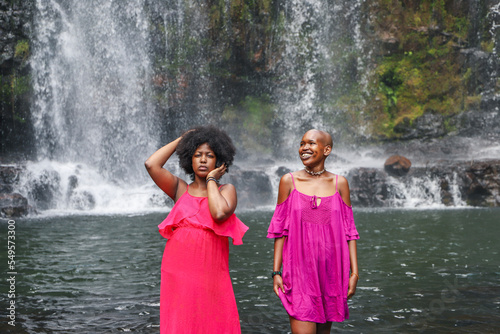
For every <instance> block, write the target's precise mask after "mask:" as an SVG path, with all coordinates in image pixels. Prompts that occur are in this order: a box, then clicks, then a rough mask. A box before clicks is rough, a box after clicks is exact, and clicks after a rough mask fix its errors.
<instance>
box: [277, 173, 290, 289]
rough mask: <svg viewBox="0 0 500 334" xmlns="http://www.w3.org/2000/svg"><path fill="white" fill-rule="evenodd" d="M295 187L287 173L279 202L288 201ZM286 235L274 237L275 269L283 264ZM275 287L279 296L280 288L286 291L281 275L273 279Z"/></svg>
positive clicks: (283, 179)
mask: <svg viewBox="0 0 500 334" xmlns="http://www.w3.org/2000/svg"><path fill="white" fill-rule="evenodd" d="M292 189H293V183H292V177H291V176H290V174H285V175H283V176H282V177H281V180H280V185H279V190H278V204H281V203H283V202H284V201H286V199H287V198H288V196H289V195H290V192H291V191H292ZM285 238H286V237H281V238H276V239H274V263H273V271H281V265H282V264H283V244H284V243H285ZM273 289H274V293H275V294H276V296H279V290H280V289H281V291H282V292H285V288H284V287H283V278H282V277H281V275H275V276H274V279H273Z"/></svg>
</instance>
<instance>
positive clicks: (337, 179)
mask: <svg viewBox="0 0 500 334" xmlns="http://www.w3.org/2000/svg"><path fill="white" fill-rule="evenodd" d="M338 183H339V175H338V174H335V192H337V184H338Z"/></svg>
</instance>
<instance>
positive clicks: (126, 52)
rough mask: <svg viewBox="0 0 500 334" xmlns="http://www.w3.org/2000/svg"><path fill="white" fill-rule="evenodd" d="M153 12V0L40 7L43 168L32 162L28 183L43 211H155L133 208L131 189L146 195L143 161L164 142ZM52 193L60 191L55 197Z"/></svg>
mask: <svg viewBox="0 0 500 334" xmlns="http://www.w3.org/2000/svg"><path fill="white" fill-rule="evenodd" d="M144 6H145V3H144V0H134V1H108V0H102V1H92V3H89V2H86V1H70V0H68V1H55V0H49V1H45V0H39V1H37V2H36V11H35V15H34V17H35V19H34V32H35V36H34V43H33V57H32V61H31V66H32V69H33V88H34V102H33V105H32V116H33V124H34V128H35V136H36V146H37V147H36V149H37V154H38V162H37V163H30V164H28V173H27V175H26V176H25V180H24V181H23V182H22V183H24V186H25V189H26V190H25V192H27V193H28V195H29V197H31V200H32V201H34V202H35V203H37V204H38V205H37V206H38V207H42V208H47V209H56V208H59V209H66V208H68V209H93V208H100V209H102V210H106V208H110V200H111V201H113V200H114V201H115V202H120V200H121V201H122V207H124V208H127V207H129V206H130V205H131V204H135V205H134V206H136V205H139V206H144V205H146V203H147V198H143V199H142V200H139V201H137V198H135V200H136V203H133V202H134V201H131V200H130V197H131V196H130V194H126V191H125V189H129V190H130V189H133V190H132V193H134V192H135V193H137V192H141V191H139V190H138V188H140V187H141V186H142V185H144V183H145V181H146V180H147V178H146V174H145V171H144V166H143V161H145V159H146V158H147V156H148V155H149V154H151V153H152V152H154V151H155V150H156V149H157V148H158V145H159V143H158V139H159V137H158V132H159V123H158V118H157V116H156V113H155V106H154V105H153V103H152V102H151V101H152V99H151V95H152V91H151V85H150V82H151V77H152V67H151V61H152V60H151V53H150V47H151V45H150V43H149V21H148V17H147V16H146V13H145V11H144ZM40 187H41V188H40ZM45 188H54V189H53V194H52V195H51V196H50V197H51V199H50V200H47V198H46V196H48V195H47V194H45V195H43V190H44V189H45ZM36 189H38V191H37V190H36ZM47 190H48V189H47ZM103 192H104V193H106V196H103V195H102V194H103ZM129 192H130V191H129ZM120 195H123V196H120ZM41 197H42V198H41ZM106 197H107V198H106ZM115 204H116V206H115V207H114V209H117V210H119V207H120V205H119V203H115ZM111 210H113V209H111Z"/></svg>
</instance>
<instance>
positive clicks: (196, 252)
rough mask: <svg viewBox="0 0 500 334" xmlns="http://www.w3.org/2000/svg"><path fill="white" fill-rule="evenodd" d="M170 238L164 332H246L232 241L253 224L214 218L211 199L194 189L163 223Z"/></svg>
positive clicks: (164, 285) (163, 297)
mask: <svg viewBox="0 0 500 334" xmlns="http://www.w3.org/2000/svg"><path fill="white" fill-rule="evenodd" d="M158 228H159V230H160V233H161V235H162V236H164V237H165V238H167V239H168V241H167V243H166V246H165V251H164V253H163V260H162V264H161V289H160V333H162V334H166V333H169V334H171V333H176V334H178V333H189V334H192V333H241V329H240V321H239V316H238V309H237V307H236V300H235V297H234V292H233V286H232V283H231V278H230V277H229V265H228V258H229V241H228V237H231V238H232V239H233V244H234V245H241V244H242V243H243V242H242V238H243V235H244V234H245V232H246V231H247V230H248V227H247V226H246V225H245V224H243V222H241V221H240V220H239V219H238V218H237V217H236V215H234V214H233V215H232V216H231V217H229V219H227V220H226V221H224V222H223V223H217V222H215V221H214V220H213V219H212V216H211V215H210V210H209V208H208V198H207V197H195V196H192V195H190V194H189V192H188V190H186V192H185V193H184V194H183V195H182V196H181V197H180V198H179V200H178V201H177V203H176V204H175V205H174V207H173V208H172V210H171V211H170V213H169V214H168V216H167V218H166V219H165V220H164V221H163V222H162V223H161V224H160V225H158Z"/></svg>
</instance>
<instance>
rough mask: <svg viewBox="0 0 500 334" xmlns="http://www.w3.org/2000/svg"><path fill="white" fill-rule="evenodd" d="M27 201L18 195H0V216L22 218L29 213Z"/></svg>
mask: <svg viewBox="0 0 500 334" xmlns="http://www.w3.org/2000/svg"><path fill="white" fill-rule="evenodd" d="M29 211H30V207H29V205H28V200H27V199H26V198H24V197H23V196H21V195H20V194H17V193H14V194H0V216H2V217H6V218H11V217H22V216H25V215H27V214H28V213H29Z"/></svg>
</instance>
